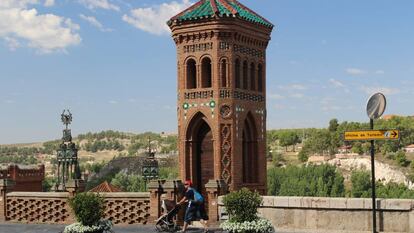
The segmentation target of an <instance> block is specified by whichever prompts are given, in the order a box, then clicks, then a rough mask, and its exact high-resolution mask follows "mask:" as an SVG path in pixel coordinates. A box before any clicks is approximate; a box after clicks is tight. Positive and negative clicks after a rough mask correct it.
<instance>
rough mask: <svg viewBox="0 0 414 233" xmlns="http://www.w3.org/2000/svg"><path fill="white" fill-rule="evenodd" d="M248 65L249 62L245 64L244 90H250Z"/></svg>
mask: <svg viewBox="0 0 414 233" xmlns="http://www.w3.org/2000/svg"><path fill="white" fill-rule="evenodd" d="M247 71H248V65H247V61H244V62H243V86H242V88H243V89H249V87H248V84H247V83H248V81H249V80H248V72H247Z"/></svg>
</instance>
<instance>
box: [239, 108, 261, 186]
mask: <svg viewBox="0 0 414 233" xmlns="http://www.w3.org/2000/svg"><path fill="white" fill-rule="evenodd" d="M242 151H243V152H242V156H243V158H242V161H243V183H257V182H258V173H259V171H258V145H257V128H256V124H255V121H254V117H253V115H252V114H251V112H249V113H248V114H247V116H246V119H245V121H244V127H243V145H242Z"/></svg>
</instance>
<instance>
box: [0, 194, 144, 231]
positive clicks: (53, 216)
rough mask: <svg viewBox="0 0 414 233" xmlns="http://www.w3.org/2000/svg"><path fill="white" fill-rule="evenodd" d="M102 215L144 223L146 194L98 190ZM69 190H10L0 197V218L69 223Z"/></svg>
mask: <svg viewBox="0 0 414 233" xmlns="http://www.w3.org/2000/svg"><path fill="white" fill-rule="evenodd" d="M100 195H102V196H103V197H104V199H105V218H106V219H110V220H111V221H112V222H113V223H114V224H146V223H147V222H148V218H149V216H150V199H149V193H101V194H100ZM69 197H70V194H69V193H66V192H62V193H54V192H50V193H44V192H11V193H7V194H6V195H5V198H2V199H1V200H0V207H4V208H2V209H4V211H0V215H2V216H0V221H1V220H3V221H10V222H20V223H49V224H69V223H73V222H74V215H73V213H72V211H71V209H70V207H69V205H68V198H69Z"/></svg>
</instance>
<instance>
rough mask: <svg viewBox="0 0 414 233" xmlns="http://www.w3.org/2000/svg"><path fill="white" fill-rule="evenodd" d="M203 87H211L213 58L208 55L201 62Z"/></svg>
mask: <svg viewBox="0 0 414 233" xmlns="http://www.w3.org/2000/svg"><path fill="white" fill-rule="evenodd" d="M201 87H202V88H210V87H211V60H210V58H208V57H206V58H204V59H203V61H202V62H201Z"/></svg>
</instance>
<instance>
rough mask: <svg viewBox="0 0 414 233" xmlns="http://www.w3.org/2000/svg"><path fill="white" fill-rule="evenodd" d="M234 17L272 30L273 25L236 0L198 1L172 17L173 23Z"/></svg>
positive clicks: (169, 22)
mask: <svg viewBox="0 0 414 233" xmlns="http://www.w3.org/2000/svg"><path fill="white" fill-rule="evenodd" d="M215 16H217V17H236V18H240V19H243V20H245V21H249V22H252V23H256V24H261V25H263V26H266V27H269V28H273V24H272V23H270V22H269V21H267V20H266V19H265V18H263V17H261V16H260V15H258V14H257V13H255V12H254V11H252V10H251V9H249V8H247V7H246V6H244V5H243V4H241V3H240V2H238V1H237V0H200V1H198V2H197V3H195V4H194V5H192V6H191V7H189V8H187V9H186V10H184V11H183V12H181V13H179V14H178V15H176V16H174V17H172V18H171V19H170V21H168V24H171V23H172V22H173V21H195V20H199V19H205V18H213V17H215Z"/></svg>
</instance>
